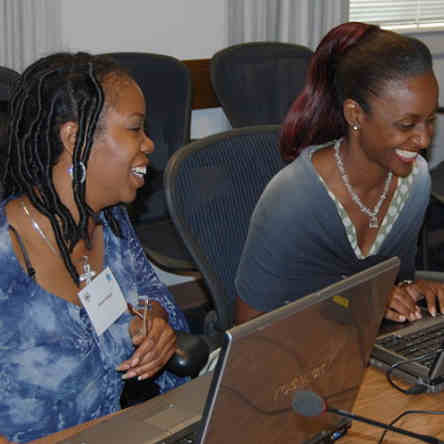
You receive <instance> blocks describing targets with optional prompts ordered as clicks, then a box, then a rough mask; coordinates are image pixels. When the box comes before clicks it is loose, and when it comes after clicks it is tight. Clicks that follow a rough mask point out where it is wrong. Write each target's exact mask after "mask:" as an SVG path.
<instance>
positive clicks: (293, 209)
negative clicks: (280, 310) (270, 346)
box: [235, 22, 444, 323]
mask: <svg viewBox="0 0 444 444" xmlns="http://www.w3.org/2000/svg"><path fill="white" fill-rule="evenodd" d="M437 106H438V83H437V81H436V78H435V75H434V73H433V67H432V57H431V54H430V51H429V50H428V48H427V47H426V46H425V45H424V44H423V43H421V42H420V41H419V40H417V39H414V38H411V37H407V36H404V35H400V34H397V33H395V32H391V31H386V30H383V29H380V28H379V27H377V26H375V25H369V24H365V23H358V22H349V23H344V24H342V25H340V26H337V27H336V28H334V29H332V30H331V31H330V32H329V33H328V34H327V35H326V36H325V37H324V38H323V39H322V41H321V42H320V44H319V46H318V48H317V50H316V52H315V54H314V56H313V58H312V60H311V64H310V66H309V69H308V74H307V81H306V85H305V88H304V89H303V91H302V92H301V94H300V95H299V96H298V97H297V98H296V100H295V101H294V103H293V105H292V106H291V108H290V110H289V112H288V114H287V116H286V118H285V120H284V122H283V127H282V133H281V140H280V150H281V154H282V157H283V158H284V159H285V160H286V161H287V162H289V165H287V166H286V167H285V168H284V169H283V170H281V171H280V172H279V173H278V174H277V175H276V176H275V177H274V178H273V179H272V180H271V182H270V183H269V184H268V186H267V187H266V189H265V191H264V193H263V195H262V197H261V198H260V200H259V202H258V204H257V206H256V208H255V211H254V214H253V216H252V219H251V223H250V228H249V233H248V238H247V241H246V244H245V247H244V251H243V255H242V258H241V261H240V265H239V268H238V272H237V277H236V288H237V293H238V299H237V305H236V316H235V317H236V319H237V322H238V323H239V322H244V321H246V320H247V319H250V318H252V317H254V316H257V315H259V314H260V313H263V312H265V311H269V310H272V309H274V308H276V307H278V306H280V305H282V304H285V303H287V302H289V301H292V300H295V299H298V298H300V297H303V296H305V295H308V294H310V293H312V292H313V291H316V290H319V289H321V288H322V287H325V286H327V285H329V284H332V283H334V282H337V281H339V280H341V279H343V278H344V277H346V276H350V275H352V274H354V273H357V272H359V271H362V270H364V269H365V268H368V267H370V266H372V265H375V264H377V263H379V262H381V261H383V260H384V259H388V258H390V257H392V256H398V257H399V258H400V259H401V269H400V272H399V276H398V281H397V283H398V285H396V286H395V287H394V288H393V291H392V294H391V297H390V303H389V307H388V309H387V311H386V318H388V319H391V320H393V321H398V322H404V321H406V320H410V321H413V320H415V319H419V318H420V317H421V310H420V308H419V307H418V305H417V301H418V299H420V298H424V297H425V298H426V300H427V306H428V310H429V312H430V313H431V314H432V315H435V314H436V313H437V312H438V311H441V312H444V286H443V285H441V284H440V283H437V282H430V281H423V280H417V281H413V280H414V273H415V257H416V251H417V241H418V234H419V231H420V228H421V224H422V221H423V217H424V213H425V210H426V207H427V204H428V201H429V195H430V178H429V173H428V168H427V163H426V161H425V160H424V159H423V157H422V156H421V155H420V152H421V150H424V149H426V148H427V147H428V146H429V145H430V142H431V140H432V136H433V131H434V124H435V113H436V109H437Z"/></svg>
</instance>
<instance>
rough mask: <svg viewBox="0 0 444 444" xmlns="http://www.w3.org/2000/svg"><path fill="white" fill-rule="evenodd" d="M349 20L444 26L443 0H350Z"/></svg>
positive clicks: (379, 23) (382, 23)
mask: <svg viewBox="0 0 444 444" xmlns="http://www.w3.org/2000/svg"><path fill="white" fill-rule="evenodd" d="M350 20H351V21H358V22H366V23H374V24H378V25H381V26H396V25H398V26H399V25H400V26H404V25H407V26H408V25H410V26H416V27H423V26H424V27H427V26H433V24H436V25H438V26H444V0H350Z"/></svg>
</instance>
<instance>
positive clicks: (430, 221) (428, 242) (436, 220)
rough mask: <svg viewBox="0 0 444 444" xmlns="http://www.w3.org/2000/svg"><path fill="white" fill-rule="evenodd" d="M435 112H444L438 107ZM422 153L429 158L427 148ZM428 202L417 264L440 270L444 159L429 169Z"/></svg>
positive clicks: (443, 243) (443, 246)
mask: <svg viewBox="0 0 444 444" xmlns="http://www.w3.org/2000/svg"><path fill="white" fill-rule="evenodd" d="M437 114H441V115H442V114H444V108H443V107H439V108H438V110H437ZM422 155H423V156H424V157H425V159H426V160H429V150H424V151H423V152H422ZM430 177H431V192H430V202H429V205H428V207H427V210H426V214H425V216H424V223H423V226H422V229H421V234H420V239H419V249H418V256H417V261H416V262H417V266H418V268H420V269H423V270H429V271H440V270H443V269H444V161H442V162H440V163H439V164H438V165H436V166H434V167H433V168H432V169H431V170H430Z"/></svg>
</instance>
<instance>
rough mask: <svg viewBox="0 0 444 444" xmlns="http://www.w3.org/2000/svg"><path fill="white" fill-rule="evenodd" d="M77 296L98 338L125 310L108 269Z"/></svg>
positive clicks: (120, 292)
mask: <svg viewBox="0 0 444 444" xmlns="http://www.w3.org/2000/svg"><path fill="white" fill-rule="evenodd" d="M78 295H79V299H80V301H81V303H82V305H83V307H85V310H86V312H87V313H88V316H89V319H90V320H91V323H92V325H93V326H94V328H95V330H96V333H97V335H98V336H100V335H101V334H102V333H103V332H105V331H106V330H107V329H108V328H109V326H110V325H112V324H113V323H114V322H115V321H116V319H117V318H119V317H120V316H121V315H122V314H123V313H124V312H125V311H126V310H127V304H126V301H125V298H124V297H123V294H122V290H121V289H120V287H119V284H118V283H117V281H116V279H115V277H114V275H113V273H112V271H111V270H110V269H109V267H106V268H105V269H104V270H103V271H102V272H101V273H99V274H98V275H97V276H96V278H95V279H94V280H93V281H92V282H91V283H89V284H88V285H87V286H86V287H85V288H82V290H80V291H79V293H78Z"/></svg>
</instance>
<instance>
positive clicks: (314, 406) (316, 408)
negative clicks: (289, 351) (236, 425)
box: [291, 390, 444, 444]
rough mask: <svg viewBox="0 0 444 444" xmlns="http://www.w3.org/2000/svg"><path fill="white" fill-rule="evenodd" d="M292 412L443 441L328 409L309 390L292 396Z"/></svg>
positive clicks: (323, 402)
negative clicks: (325, 415)
mask: <svg viewBox="0 0 444 444" xmlns="http://www.w3.org/2000/svg"><path fill="white" fill-rule="evenodd" d="M291 405H292V407H293V410H294V411H295V412H296V413H298V414H299V415H302V416H308V417H311V416H319V415H321V414H322V413H325V412H330V413H334V414H336V415H339V416H343V417H345V418H350V419H354V420H356V421H360V422H364V423H366V424H370V425H372V426H375V427H379V428H381V429H385V430H390V431H391V432H395V433H400V434H401V435H406V436H409V437H411V438H416V439H418V440H420V441H422V442H428V443H433V444H444V441H440V440H439V439H437V438H433V437H432V436H427V435H422V434H420V433H415V432H410V431H409V430H405V429H401V428H399V427H395V426H391V425H389V424H384V423H383V422H379V421H375V420H374V419H370V418H364V417H363V416H359V415H355V414H353V413H350V412H347V411H345V410H340V409H335V408H333V407H328V406H327V403H326V402H325V401H324V399H323V398H321V397H320V396H319V395H317V394H316V393H314V392H312V391H309V390H298V391H296V392H295V393H294V395H293V401H292V403H291Z"/></svg>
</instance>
